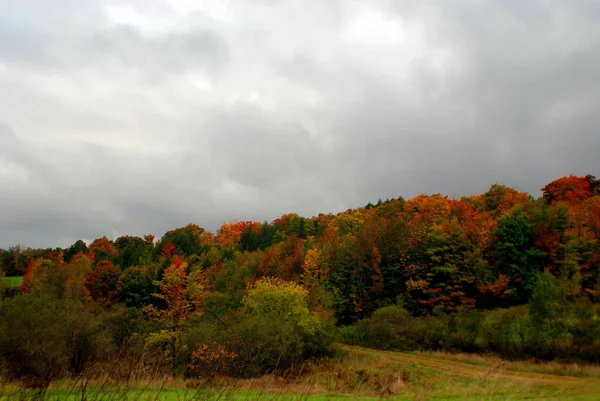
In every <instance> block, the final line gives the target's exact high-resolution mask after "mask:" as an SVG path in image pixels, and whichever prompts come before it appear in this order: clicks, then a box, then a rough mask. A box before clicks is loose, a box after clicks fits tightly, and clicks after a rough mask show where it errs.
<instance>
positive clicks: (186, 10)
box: [0, 0, 600, 247]
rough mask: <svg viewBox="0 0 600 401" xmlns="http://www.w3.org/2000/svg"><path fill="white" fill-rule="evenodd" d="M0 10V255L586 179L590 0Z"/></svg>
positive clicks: (60, 1) (592, 161)
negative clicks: (193, 226)
mask: <svg viewBox="0 0 600 401" xmlns="http://www.w3.org/2000/svg"><path fill="white" fill-rule="evenodd" d="M3 3H4V4H3ZM0 7H1V8H2V10H3V12H2V13H0V186H1V188H2V189H1V191H0V247H8V246H9V245H13V244H17V243H21V244H25V245H30V246H44V247H45V246H68V245H69V244H71V243H73V242H74V241H75V240H77V239H79V238H83V239H93V238H96V237H100V236H102V235H108V236H117V235H120V234H132V235H141V234H143V233H154V234H156V235H162V234H163V233H164V232H165V231H166V230H168V229H172V228H175V227H180V226H183V225H185V224H187V223H188V222H196V223H198V224H200V225H201V226H203V227H206V228H208V229H211V230H214V229H216V228H217V227H218V226H219V225H220V224H221V223H223V222H224V221H228V220H232V219H236V218H239V219H254V220H271V219H273V218H275V217H277V216H279V215H280V214H281V213H284V212H297V213H300V214H303V215H306V216H310V215H314V214H317V213H319V212H336V211H340V210H344V209H346V208H348V207H357V206H360V205H364V204H366V203H367V202H369V201H376V200H377V199H378V198H384V199H385V198H387V197H397V196H404V197H412V196H414V195H416V194H418V193H421V192H428V193H435V192H442V193H446V194H449V195H452V196H461V195H466V194H470V193H480V192H483V191H485V190H486V189H487V188H488V187H489V185H490V184H492V183H494V182H500V183H504V184H506V185H509V186H513V187H515V188H518V189H520V190H524V191H529V192H531V193H532V194H533V195H536V196H537V195H538V194H539V188H540V187H541V186H543V185H544V184H546V183H547V182H549V181H550V180H552V179H554V178H557V177H560V176H564V175H567V174H571V173H573V174H586V173H592V174H594V173H596V174H598V173H599V172H598V171H597V168H598V163H597V152H598V150H600V115H599V113H598V104H600V52H599V51H598V49H600V25H599V24H598V23H597V21H598V20H599V19H600V3H599V2H597V1H591V0H590V1H583V0H581V1H580V0H575V1H570V2H568V3H567V2H564V1H560V0H554V1H528V2H522V1H516V0H515V1H503V2H482V1H475V0H472V1H461V2H458V1H425V2H422V1H410V0H407V1H403V2H398V1H391V0H390V1H384V0H382V1H369V2H361V1H355V2H350V1H326V2H323V1H284V2H275V1H267V0H265V1H258V2H242V1H226V2H221V1H219V2H217V1H214V2H213V1H202V2H193V1H183V0H182V1H166V0H164V1H161V0H155V1H152V2H149V1H141V0H137V1H131V2H128V3H124V2H121V1H118V2H117V1H75V0H56V1H52V2H47V1H41V0H38V1H26V2H17V3H15V2H8V1H5V0H0Z"/></svg>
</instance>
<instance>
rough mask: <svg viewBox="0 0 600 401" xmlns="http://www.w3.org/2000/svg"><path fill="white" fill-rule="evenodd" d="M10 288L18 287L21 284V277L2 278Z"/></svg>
mask: <svg viewBox="0 0 600 401" xmlns="http://www.w3.org/2000/svg"><path fill="white" fill-rule="evenodd" d="M4 280H6V281H7V282H8V285H9V286H10V287H19V286H20V285H21V283H22V282H23V276H11V277H4Z"/></svg>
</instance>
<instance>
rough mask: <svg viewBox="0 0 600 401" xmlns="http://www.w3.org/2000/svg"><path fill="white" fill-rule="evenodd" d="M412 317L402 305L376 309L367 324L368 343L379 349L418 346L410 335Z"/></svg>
mask: <svg viewBox="0 0 600 401" xmlns="http://www.w3.org/2000/svg"><path fill="white" fill-rule="evenodd" d="M411 323H412V319H411V316H410V314H409V313H408V312H407V311H406V310H405V309H404V308H402V307H401V306H385V307H383V308H381V309H378V310H376V311H375V312H374V313H373V315H372V316H371V318H370V319H369V323H368V325H367V340H366V344H367V345H368V346H370V347H375V348H379V349H397V350H411V349H415V348H416V347H417V344H416V343H415V342H414V340H413V338H411V336H410V334H409V333H410V330H411V327H410V326H411Z"/></svg>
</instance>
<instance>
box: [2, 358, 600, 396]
mask: <svg viewBox="0 0 600 401" xmlns="http://www.w3.org/2000/svg"><path fill="white" fill-rule="evenodd" d="M546 365H547V366H546ZM533 366H534V365H532V364H527V363H526V362H521V363H518V364H517V363H510V362H507V361H502V360H499V359H498V358H495V357H488V356H477V355H468V354H448V353H420V352H408V353H404V352H391V351H378V350H372V349H366V348H360V347H349V346H341V347H340V350H339V352H338V357H337V358H333V359H326V360H320V361H311V362H308V363H306V364H305V365H304V366H302V367H301V368H298V369H296V370H295V371H293V372H289V373H288V374H286V375H268V376H264V377H261V378H256V379H231V378H226V377H220V378H218V379H215V380H214V381H213V382H211V384H210V385H200V384H199V382H197V381H196V382H192V381H189V380H185V379H182V378H180V379H177V378H168V379H165V381H164V382H163V383H160V382H156V381H155V382H151V383H149V384H144V383H142V382H134V383H130V384H129V385H119V384H112V385H106V383H104V384H103V383H100V382H99V381H95V382H94V381H92V382H90V385H89V386H88V387H87V390H86V394H85V395H86V397H85V399H86V400H89V401H92V400H97V401H100V400H121V399H124V400H140V401H142V400H157V401H158V400H164V401H171V400H173V401H175V400H177V401H184V400H223V401H224V400H290V401H291V400H311V401H312V400H332V399H339V400H344V399H348V400H349V399H361V400H371V399H372V400H375V399H380V398H381V397H383V396H385V397H389V398H391V399H406V400H409V399H427V400H430V399H434V400H481V399H485V400H507V399H511V400H522V399H536V400H539V399H547V400H551V399H552V400H555V399H560V400H599V399H600V378H599V377H598V376H597V375H596V369H598V366H597V365H578V366H575V365H574V366H571V367H570V368H569V369H568V370H564V369H558V368H557V367H556V366H554V365H553V363H548V364H544V363H541V364H535V369H533V370H534V371H532V369H530V368H532V367H533ZM554 372H556V373H554ZM398 382H400V388H398V387H396V388H395V389H394V390H393V391H390V388H392V387H391V384H392V383H396V384H397V383H398ZM198 386H200V387H201V388H200V389H198ZM1 387H2V386H1V385H0V400H11V399H14V400H18V399H19V400H20V399H23V400H25V399H32V398H33V397H34V394H33V393H29V394H25V397H22V395H23V393H22V390H18V388H17V387H16V385H14V384H12V385H10V386H8V387H7V386H6V385H5V386H4V396H2V394H1V393H2V388H1ZM41 399H45V400H81V399H83V397H82V391H81V383H75V382H74V381H72V380H71V381H68V380H67V381H64V382H59V383H55V384H53V385H52V386H51V387H50V389H49V390H48V392H47V394H46V396H45V397H43V398H41Z"/></svg>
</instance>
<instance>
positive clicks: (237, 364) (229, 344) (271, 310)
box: [179, 279, 336, 377]
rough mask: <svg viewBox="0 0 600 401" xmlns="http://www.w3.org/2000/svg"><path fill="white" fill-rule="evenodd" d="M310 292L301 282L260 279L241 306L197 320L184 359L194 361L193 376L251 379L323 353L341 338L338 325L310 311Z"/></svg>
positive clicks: (186, 341)
mask: <svg viewBox="0 0 600 401" xmlns="http://www.w3.org/2000/svg"><path fill="white" fill-rule="evenodd" d="M307 295H308V293H307V291H306V290H305V289H304V288H302V287H301V286H299V285H297V284H295V283H288V282H283V281H280V280H272V279H264V280H262V281H259V282H258V283H257V284H256V285H255V286H254V287H253V288H252V289H251V290H250V291H248V294H247V295H246V296H245V297H244V300H243V307H242V309H241V310H239V311H230V312H228V313H226V314H225V315H224V316H223V317H222V318H221V319H218V320H214V319H210V318H207V319H205V320H202V319H200V320H199V321H197V322H196V323H192V325H191V327H190V328H188V329H187V330H186V331H185V332H184V334H183V338H182V345H183V347H182V348H183V351H182V353H183V354H184V355H180V356H179V359H180V360H182V361H184V360H187V361H188V367H189V368H190V369H189V371H188V373H189V374H191V375H197V376H207V375H211V374H214V373H216V372H222V373H227V374H230V375H233V376H246V377H250V376H259V375H262V374H265V373H269V372H272V371H275V370H284V369H287V368H290V367H293V366H294V365H296V364H297V363H298V362H300V361H303V360H305V359H307V358H312V357H317V356H323V355H325V354H327V353H328V352H329V351H330V346H331V344H332V343H333V341H334V339H335V334H336V332H335V327H334V326H333V324H332V323H331V322H330V321H328V320H327V319H326V318H325V317H324V316H323V315H321V314H318V313H316V312H312V311H311V310H310V309H309V305H308V302H307Z"/></svg>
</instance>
